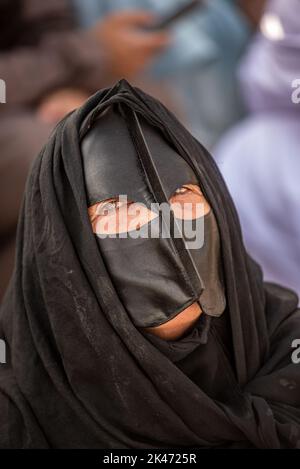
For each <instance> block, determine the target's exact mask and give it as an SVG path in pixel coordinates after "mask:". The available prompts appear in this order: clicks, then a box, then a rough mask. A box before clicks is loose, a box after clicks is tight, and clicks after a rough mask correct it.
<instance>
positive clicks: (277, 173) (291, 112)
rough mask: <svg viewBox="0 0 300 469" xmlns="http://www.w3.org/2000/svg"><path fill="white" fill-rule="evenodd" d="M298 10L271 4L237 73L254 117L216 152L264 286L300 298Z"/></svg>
mask: <svg viewBox="0 0 300 469" xmlns="http://www.w3.org/2000/svg"><path fill="white" fill-rule="evenodd" d="M299 7H300V2H299V0H291V1H290V2H285V1H284V0H274V1H271V2H270V3H269V5H268V9H267V11H266V13H265V15H264V17H263V18H262V21H261V33H260V34H259V35H258V36H257V37H256V39H255V40H254V42H253V44H252V46H251V47H250V49H249V52H248V54H247V56H246V57H245V59H244V60H243V62H242V64H241V69H240V82H241V89H242V92H243V95H244V98H245V101H246V103H247V105H248V108H249V110H250V112H251V116H250V117H249V118H248V119H247V120H245V121H244V122H243V123H242V124H240V125H239V126H237V127H236V128H235V129H233V130H232V131H231V132H229V134H228V135H227V136H226V137H225V138H224V140H223V141H222V142H220V144H219V146H218V147H217V148H216V149H215V155H216V158H217V160H218V163H219V167H220V169H221V171H222V173H223V175H224V177H225V179H226V182H227V184H228V186H229V188H230V191H231V193H232V195H233V197H234V200H235V202H236V205H237V208H238V211H239V215H240V218H241V223H242V227H243V231H244V237H245V242H246V245H247V247H248V249H249V251H250V253H251V254H252V255H253V256H254V257H255V258H256V259H257V260H258V262H259V263H260V264H261V265H262V267H263V270H264V275H265V278H266V279H267V280H271V281H274V282H278V283H280V284H283V285H286V286H287V287H290V288H292V289H294V290H296V291H297V292H298V293H300V221H299V211H300V188H299V182H298V176H299V174H300V160H299V153H300V140H299V130H300V124H299V117H300V107H299V106H300V105H299V104H297V102H295V100H293V94H295V97H296V95H297V89H295V88H294V82H295V80H296V79H299V77H300V67H299V63H300V17H299V15H298V10H299ZM298 83H299V82H298ZM296 101H297V100H296Z"/></svg>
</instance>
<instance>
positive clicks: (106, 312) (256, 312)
mask: <svg viewBox="0 0 300 469" xmlns="http://www.w3.org/2000/svg"><path fill="white" fill-rule="evenodd" d="M113 102H118V103H123V104H126V105H127V106H128V107H129V108H131V109H134V110H135V111H136V112H137V113H138V114H140V115H143V117H144V118H146V119H147V120H148V122H149V123H150V124H151V125H155V126H157V127H158V128H160V129H161V130H162V132H163V133H164V135H165V138H166V139H167V140H169V141H170V142H172V143H173V145H175V147H176V148H177V150H178V152H179V153H180V154H181V155H182V156H183V157H184V158H186V159H187V161H188V162H189V163H190V164H191V165H192V166H193V168H194V171H195V173H196V174H197V177H198V179H199V185H200V187H201V188H202V190H203V193H204V195H205V197H206V199H207V200H208V202H209V204H210V205H211V207H212V209H213V210H214V213H215V216H216V219H217V222H218V226H219V231H220V237H221V244H222V261H223V266H224V281H225V286H226V301H227V307H226V310H225V312H224V313H223V315H222V316H221V317H219V318H212V319H211V320H210V324H206V326H205V324H204V323H205V322H206V321H207V318H205V317H203V318H202V319H201V321H200V319H199V323H198V324H197V326H195V327H199V328H200V329H201V330H200V329H199V331H198V332H195V329H193V330H192V331H191V332H190V334H191V335H189V334H187V335H186V336H185V337H183V338H182V339H181V340H182V341H183V342H182V344H184V341H188V340H189V338H190V339H191V340H190V343H192V342H193V340H194V341H195V338H196V336H195V333H196V334H198V336H197V337H198V339H199V343H198V345H197V346H196V347H194V348H193V350H192V349H189V353H188V354H187V355H186V356H180V357H179V360H177V358H178V354H177V355H176V357H177V358H176V359H175V360H173V359H172V357H173V358H174V356H171V355H170V354H169V355H168V351H169V352H170V350H171V349H172V348H171V349H169V348H168V351H167V350H166V349H165V348H164V349H162V348H161V347H160V346H159V345H158V341H156V343H154V342H153V341H151V340H149V338H148V337H147V335H146V334H144V333H142V332H141V331H140V330H138V328H136V327H134V325H133V323H132V322H131V321H130V319H129V317H128V314H127V313H126V310H125V309H124V307H123V305H122V303H121V301H120V299H119V297H118V292H117V291H116V290H115V289H114V287H113V284H112V282H111V280H110V278H109V275H108V273H107V271H106V268H105V264H104V262H103V259H102V258H101V254H100V251H99V250H98V246H97V243H96V240H95V236H94V234H93V232H92V229H91V224H90V221H89V218H88V213H87V197H86V193H85V188H84V182H83V173H82V161H81V155H80V145H79V143H80V136H81V135H83V134H84V133H85V131H86V129H87V128H88V127H89V126H90V125H92V123H93V119H95V117H96V116H97V113H99V112H100V111H101V110H102V109H104V108H105V107H106V106H108V105H109V104H110V103H113ZM278 255H280V253H278ZM297 304H298V298H297V296H296V295H295V294H294V293H293V292H291V291H290V290H287V289H285V288H282V287H280V286H278V285H273V284H270V283H268V284H267V283H264V282H263V278H262V272H261V269H260V267H259V266H258V265H257V264H256V263H255V262H254V261H253V260H252V259H251V257H250V256H249V255H248V254H247V252H246V251H245V248H244V245H243V240H242V235H241V230H240V224H239V220H238V216H237V213H236V210H235V207H234V205H233V202H232V199H231V197H230V195H229V193H228V190H227V188H226V185H225V183H224V181H223V179H222V177H221V175H220V173H219V170H218V168H217V166H216V164H215V163H214V161H213V159H212V158H211V156H210V155H209V154H208V152H207V151H206V150H205V149H204V148H203V147H202V146H201V145H200V144H199V143H198V142H197V141H196V140H195V139H194V138H193V137H192V136H191V135H190V134H189V133H188V132H187V131H186V130H185V129H184V128H183V127H182V125H181V124H180V123H179V122H178V121H177V120H176V119H175V117H174V116H173V115H172V114H171V113H170V112H169V111H168V110H167V109H166V108H165V107H164V106H163V105H161V104H160V103H159V102H157V101H156V100H155V99H153V98H151V97H149V96H147V95H146V94H144V93H143V92H142V91H140V90H138V89H136V88H132V87H131V86H130V85H129V84H128V83H127V82H125V81H124V80H123V81H121V82H119V83H118V84H117V85H116V86H115V87H114V88H112V89H110V90H104V91H99V92H98V93H96V94H95V95H94V96H92V97H91V98H90V99H89V100H88V101H87V103H86V104H84V105H83V106H82V108H80V109H79V110H77V111H76V112H73V113H71V114H70V115H68V116H67V117H66V118H65V119H64V120H63V121H62V122H61V123H60V124H59V125H58V126H57V128H56V129H55V131H54V132H53V134H52V136H51V137H50V139H49V142H48V143H47V145H46V146H45V147H44V149H43V150H42V152H41V154H40V155H39V157H38V158H37V159H36V161H35V164H34V165H33V168H32V171H31V174H30V177H29V179H28V182H27V188H26V194H25V198H24V203H23V208H22V212H21V215H20V220H19V226H18V237H17V256H16V266H15V271H14V275H13V278H12V281H11V283H10V287H9V290H8V292H7V295H6V297H5V300H4V303H3V306H2V308H1V313H0V319H1V322H0V338H3V339H5V341H6V344H7V348H8V357H7V364H6V365H0V447H1V448H176V447H181V448H182V447H186V448H189V447H191V448H220V447H228V448H232V447H245V448H246V447H256V448H297V447H300V365H299V364H298V365H297V364H296V363H293V362H292V359H291V355H292V352H293V349H292V342H293V340H294V339H299V338H300V313H299V310H298V309H297ZM203 321H204V323H203ZM205 327H206V328H207V330H206V335H207V337H206V338H205V333H204V331H203V328H205ZM191 336H193V338H192V337H191ZM154 340H155V339H154ZM179 342H180V340H179V341H178V345H179ZM185 343H186V344H187V342H185ZM179 348H180V346H179ZM174 350H175V351H176V350H177V352H178V349H177V348H176V347H175V349H174ZM177 352H176V353H177Z"/></svg>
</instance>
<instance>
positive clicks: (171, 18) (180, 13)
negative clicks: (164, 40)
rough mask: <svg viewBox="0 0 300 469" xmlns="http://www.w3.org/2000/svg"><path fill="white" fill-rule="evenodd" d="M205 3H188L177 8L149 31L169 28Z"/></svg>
mask: <svg viewBox="0 0 300 469" xmlns="http://www.w3.org/2000/svg"><path fill="white" fill-rule="evenodd" d="M205 3H206V2H205V0H191V1H188V2H187V3H185V4H184V5H182V6H180V7H179V8H176V10H172V11H171V12H170V13H168V14H166V15H164V16H163V17H161V18H159V19H158V20H156V21H155V23H154V24H152V25H150V26H149V27H147V29H150V30H151V31H156V30H159V29H165V28H168V27H169V26H171V25H172V24H173V23H175V22H177V21H179V20H181V19H182V18H183V17H184V16H186V15H188V14H190V13H192V11H194V10H196V9H197V8H199V7H202V6H205Z"/></svg>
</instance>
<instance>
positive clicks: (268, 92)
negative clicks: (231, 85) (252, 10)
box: [239, 0, 300, 111]
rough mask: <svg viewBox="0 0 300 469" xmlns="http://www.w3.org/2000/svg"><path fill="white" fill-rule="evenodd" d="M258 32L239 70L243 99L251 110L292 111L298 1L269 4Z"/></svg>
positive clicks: (298, 52) (299, 73)
mask: <svg viewBox="0 0 300 469" xmlns="http://www.w3.org/2000/svg"><path fill="white" fill-rule="evenodd" d="M261 30H262V33H261V34H259V35H257V37H256V39H255V40H254V41H253V43H252V46H250V48H249V51H248V53H247V54H246V56H245V58H244V60H243V61H242V63H241V67H240V73H239V76H240V82H241V90H242V94H243V97H244V100H245V102H246V104H247V105H248V107H249V108H250V110H252V111H265V110H283V109H291V108H294V107H295V106H294V104H293V102H292V99H291V95H292V91H293V89H292V84H293V82H294V80H295V79H299V78H300V64H299V61H300V0H289V1H286V0H272V1H271V2H269V5H268V8H267V10H266V13H265V15H264V16H263V18H262V21H261ZM293 110H294V109H293Z"/></svg>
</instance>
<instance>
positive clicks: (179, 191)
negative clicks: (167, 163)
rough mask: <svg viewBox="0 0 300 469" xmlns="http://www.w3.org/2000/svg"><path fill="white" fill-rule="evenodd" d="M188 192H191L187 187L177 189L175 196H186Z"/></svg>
mask: <svg viewBox="0 0 300 469" xmlns="http://www.w3.org/2000/svg"><path fill="white" fill-rule="evenodd" d="M187 191H189V189H188V188H187V187H179V188H178V189H176V191H175V194H184V193H185V192H187Z"/></svg>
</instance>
